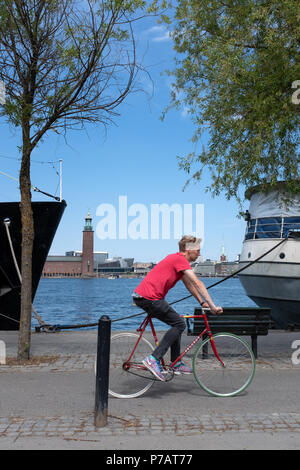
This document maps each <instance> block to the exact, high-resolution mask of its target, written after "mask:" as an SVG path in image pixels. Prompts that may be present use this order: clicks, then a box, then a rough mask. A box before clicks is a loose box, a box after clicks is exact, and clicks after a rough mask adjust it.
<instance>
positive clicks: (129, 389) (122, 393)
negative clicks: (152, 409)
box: [109, 333, 155, 398]
mask: <svg viewBox="0 0 300 470" xmlns="http://www.w3.org/2000/svg"><path fill="white" fill-rule="evenodd" d="M138 338H139V335H137V334H135V333H119V334H116V335H114V336H112V338H111V343H110V367H109V394H110V395H111V396H113V397H117V398H136V397H138V396H140V395H142V394H143V393H145V392H146V391H147V390H149V388H150V387H151V386H152V385H153V382H154V381H155V379H154V377H153V375H152V374H151V372H149V371H148V370H147V369H146V367H144V366H143V365H142V360H143V359H145V357H147V356H149V354H151V352H152V351H153V349H154V347H153V346H152V345H151V343H149V341H147V340H146V339H145V338H143V337H142V338H141V339H140V341H139V344H138V345H137V348H136V350H135V352H134V354H133V355H132V357H131V353H132V351H133V350H134V347H135V345H136V343H137V340H138ZM129 358H130V361H129Z"/></svg>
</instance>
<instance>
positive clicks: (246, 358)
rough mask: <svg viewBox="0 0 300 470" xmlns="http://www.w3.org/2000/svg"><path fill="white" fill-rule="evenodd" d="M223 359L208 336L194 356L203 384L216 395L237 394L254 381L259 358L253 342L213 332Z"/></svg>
mask: <svg viewBox="0 0 300 470" xmlns="http://www.w3.org/2000/svg"><path fill="white" fill-rule="evenodd" d="M213 341H214V344H215V347H216V349H217V351H218V354H219V356H220V359H221V361H222V362H220V361H219V360H218V359H217V357H216V355H215V353H214V351H213V348H212V346H211V341H210V339H209V338H207V339H206V340H205V341H204V342H203V343H201V344H200V346H199V347H198V349H197V350H196V353H195V355H194V360H193V370H194V376H195V379H196V380H197V382H198V384H199V385H200V387H202V388H203V389H204V390H205V391H207V392H208V393H210V394H211V395H214V396H220V397H225V396H234V395H237V394H238V393H241V392H242V391H244V390H245V389H246V387H247V386H248V385H249V384H250V383H251V381H252V379H253V376H254V372H255V358H254V355H253V352H252V350H251V348H250V346H249V345H248V344H247V343H246V342H245V341H244V340H242V339H241V338H239V337H238V336H235V335H232V334H229V333H218V334H216V335H214V336H213Z"/></svg>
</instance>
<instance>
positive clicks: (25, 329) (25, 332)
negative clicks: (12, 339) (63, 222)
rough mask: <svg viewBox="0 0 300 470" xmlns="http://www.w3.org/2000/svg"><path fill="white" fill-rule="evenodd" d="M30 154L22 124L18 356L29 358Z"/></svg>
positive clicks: (27, 130) (27, 127)
mask: <svg viewBox="0 0 300 470" xmlns="http://www.w3.org/2000/svg"><path fill="white" fill-rule="evenodd" d="M30 155H31V148H30V140H29V125H28V126H25V127H24V126H23V152H22V163H21V170H20V192H21V204H20V210H21V221H22V256H21V263H22V266H21V268H22V269H21V275H22V287H21V311H20V329H19V343H18V358H20V359H29V357H30V342H31V313H32V249H33V240H34V222H33V213H32V207H31V182H30Z"/></svg>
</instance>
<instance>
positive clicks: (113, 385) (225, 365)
mask: <svg viewBox="0 0 300 470" xmlns="http://www.w3.org/2000/svg"><path fill="white" fill-rule="evenodd" d="M206 310H209V309H206ZM202 312H203V313H202V314H201V315H180V316H181V317H182V318H188V319H195V318H203V319H204V323H205V328H204V329H203V331H201V332H200V333H199V335H198V336H197V337H196V339H194V341H192V343H191V344H189V345H188V346H187V347H186V348H185V350H184V351H183V352H182V353H181V355H180V356H179V357H178V358H177V359H176V360H175V361H174V362H172V363H171V364H169V365H166V363H165V361H164V360H162V361H161V364H162V367H163V371H164V374H165V379H166V382H168V381H170V380H172V379H173V377H174V369H173V367H174V366H175V364H176V363H177V362H178V361H180V360H181V359H182V357H183V356H185V354H186V353H187V352H188V351H189V350H190V349H191V348H192V347H193V346H195V344H196V343H197V342H198V341H199V340H200V339H202V341H201V343H200V345H199V346H198V348H197V349H196V351H195V353H194V356H193V366H192V369H193V374H194V377H195V379H196V382H197V383H198V384H199V385H200V387H201V388H202V389H203V390H205V391H206V392H207V393H209V394H210V395H213V396H216V397H232V396H235V395H237V394H239V393H242V392H243V391H244V390H245V389H246V388H247V387H248V386H249V385H250V383H251V381H252V379H253V377H254V374H255V357H254V354H253V351H252V349H251V348H250V346H249V345H248V343H247V342H246V341H244V340H243V339H242V338H240V337H239V336H237V335H234V334H232V333H225V332H224V333H216V334H213V333H212V331H211V329H210V326H209V323H208V320H207V316H206V313H205V309H202ZM145 313H146V312H145ZM148 324H149V325H150V327H151V331H152V336H153V338H154V342H155V345H156V346H157V344H158V340H157V335H156V331H155V328H154V325H153V322H152V318H151V316H150V315H149V314H146V317H145V318H144V320H143V321H142V323H141V324H140V326H139V327H138V328H137V330H136V331H137V333H139V334H137V333H131V332H122V333H117V334H116V335H113V336H112V338H111V345H110V372H109V394H110V395H111V396H113V397H117V398H136V397H138V396H140V395H143V394H144V393H145V392H147V391H148V390H149V389H150V387H151V386H152V385H153V384H154V382H156V381H157V379H156V378H155V377H154V375H153V374H152V373H151V372H150V371H149V370H148V369H147V368H146V367H145V366H144V365H143V364H142V360H143V359H144V358H145V357H147V356H148V355H149V354H151V352H152V351H153V350H154V346H153V345H152V344H151V343H150V342H149V341H148V340H147V339H146V338H144V337H143V334H144V332H145V329H146V327H147V326H148Z"/></svg>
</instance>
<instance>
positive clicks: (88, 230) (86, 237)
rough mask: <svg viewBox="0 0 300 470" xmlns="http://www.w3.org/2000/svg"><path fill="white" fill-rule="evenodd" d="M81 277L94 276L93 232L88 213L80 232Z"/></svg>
mask: <svg viewBox="0 0 300 470" xmlns="http://www.w3.org/2000/svg"><path fill="white" fill-rule="evenodd" d="M81 276H82V277H93V276H94V230H93V226H92V219H91V217H90V213H88V216H87V217H86V219H85V225H84V228H83V232H82V258H81Z"/></svg>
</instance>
